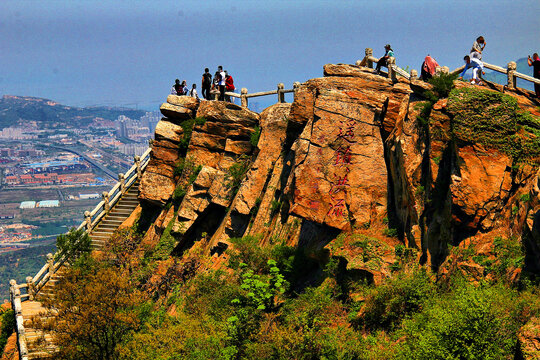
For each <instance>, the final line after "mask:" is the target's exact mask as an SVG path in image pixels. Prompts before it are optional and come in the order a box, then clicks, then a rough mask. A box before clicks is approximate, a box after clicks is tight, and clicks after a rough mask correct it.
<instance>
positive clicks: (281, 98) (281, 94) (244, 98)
mask: <svg viewBox="0 0 540 360" xmlns="http://www.w3.org/2000/svg"><path fill="white" fill-rule="evenodd" d="M299 86H300V82H298V81H295V82H294V84H293V88H292V89H285V85H284V84H283V83H279V84H278V85H277V89H276V90H270V91H259V92H254V93H250V94H249V93H248V89H247V88H242V89H241V90H240V94H238V93H235V92H232V91H226V92H225V95H227V96H230V97H233V98H237V99H240V105H241V106H242V107H248V99H249V98H253V97H259V96H268V95H277V102H278V103H284V102H285V94H288V93H294V92H296V90H297V89H298V87H299ZM210 93H211V94H212V95H213V96H214V100H218V98H219V91H217V90H212V91H210Z"/></svg>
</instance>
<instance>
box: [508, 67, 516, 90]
mask: <svg viewBox="0 0 540 360" xmlns="http://www.w3.org/2000/svg"><path fill="white" fill-rule="evenodd" d="M516 69H517V64H516V63H515V62H514V61H510V62H509V63H508V68H507V70H506V75H507V77H508V88H509V89H515V88H516V76H515V73H516Z"/></svg>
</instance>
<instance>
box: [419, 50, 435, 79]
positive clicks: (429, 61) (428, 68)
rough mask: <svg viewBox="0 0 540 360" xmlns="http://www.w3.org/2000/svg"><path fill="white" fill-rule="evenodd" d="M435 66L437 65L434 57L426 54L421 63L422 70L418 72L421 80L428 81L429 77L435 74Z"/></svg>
mask: <svg viewBox="0 0 540 360" xmlns="http://www.w3.org/2000/svg"><path fill="white" fill-rule="evenodd" d="M437 66H439V64H438V63H437V61H435V59H434V58H432V57H431V56H430V55H429V54H428V56H426V58H425V59H424V62H423V63H422V70H421V72H420V77H421V78H422V80H424V81H428V80H429V79H431V78H432V77H433V75H435V69H436V68H437Z"/></svg>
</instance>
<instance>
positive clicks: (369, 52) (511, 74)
mask: <svg viewBox="0 0 540 360" xmlns="http://www.w3.org/2000/svg"><path fill="white" fill-rule="evenodd" d="M377 61H379V59H377V58H376V57H374V56H373V49H372V48H366V52H365V56H364V58H363V59H362V60H358V61H357V62H356V65H358V66H364V67H368V68H373V63H376V62H377ZM483 64H484V67H485V68H486V69H490V70H493V71H497V72H499V73H502V74H506V75H507V84H506V87H507V88H508V89H511V90H515V89H517V86H516V79H517V78H520V79H523V80H526V81H530V82H532V83H534V84H539V85H540V79H536V78H534V77H532V76H529V75H526V74H522V73H519V72H517V71H516V69H517V64H516V62H515V61H510V62H509V63H508V64H507V66H506V68H503V67H500V66H497V65H492V64H488V63H486V62H484V63H483ZM464 68H465V65H463V66H460V67H458V68H457V69H455V70H453V71H452V72H450V69H449V67H448V66H438V67H437V68H436V70H435V73H437V74H440V73H443V74H453V75H454V74H459V73H460V72H462V71H463V69H464ZM397 75H400V76H402V77H404V78H406V79H408V80H416V79H418V71H416V70H414V69H413V70H411V71H410V72H407V71H405V70H403V69H402V68H400V67H399V66H397V65H396V59H395V58H394V57H390V58H389V59H388V78H389V79H393V80H396V76H397Z"/></svg>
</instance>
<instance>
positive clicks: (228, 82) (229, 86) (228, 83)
mask: <svg viewBox="0 0 540 360" xmlns="http://www.w3.org/2000/svg"><path fill="white" fill-rule="evenodd" d="M225 90H226V91H230V92H233V91H234V90H235V87H234V79H233V77H232V76H231V75H229V73H228V72H227V70H225ZM225 100H226V101H228V102H232V101H231V97H230V96H229V95H226V96H225Z"/></svg>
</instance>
